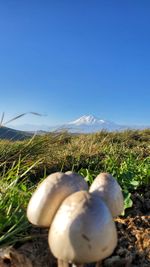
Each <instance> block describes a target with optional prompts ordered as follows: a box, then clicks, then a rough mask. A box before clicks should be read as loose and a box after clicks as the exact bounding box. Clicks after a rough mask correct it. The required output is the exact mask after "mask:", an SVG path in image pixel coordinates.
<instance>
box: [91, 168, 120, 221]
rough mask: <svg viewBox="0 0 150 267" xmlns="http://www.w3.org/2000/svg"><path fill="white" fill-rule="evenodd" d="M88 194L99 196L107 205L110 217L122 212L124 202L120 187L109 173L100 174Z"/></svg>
mask: <svg viewBox="0 0 150 267" xmlns="http://www.w3.org/2000/svg"><path fill="white" fill-rule="evenodd" d="M89 192H91V193H92V194H93V193H94V194H97V195H99V196H100V197H101V198H102V199H103V200H104V201H105V202H106V204H107V206H108V208H109V209H110V211H111V213H112V216H113V217H116V216H118V215H120V214H121V213H122V212H123V207H124V202H123V194H122V191H121V187H120V185H119V184H118V182H117V181H116V179H115V178H114V177H113V176H112V175H111V174H109V173H100V174H99V175H98V176H97V177H96V178H95V180H94V182H93V183H92V185H91V187H90V189H89Z"/></svg>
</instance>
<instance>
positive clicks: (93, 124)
mask: <svg viewBox="0 0 150 267" xmlns="http://www.w3.org/2000/svg"><path fill="white" fill-rule="evenodd" d="M124 128H125V126H122V125H118V124H116V123H114V122H111V121H107V120H103V119H99V118H97V117H95V116H92V115H84V116H82V117H80V118H78V119H76V120H74V121H71V122H69V123H66V124H65V125H63V126H62V127H61V129H67V130H69V131H70V132H78V133H92V132H97V131H101V130H107V131H117V130H123V129H124ZM126 128H127V127H126Z"/></svg>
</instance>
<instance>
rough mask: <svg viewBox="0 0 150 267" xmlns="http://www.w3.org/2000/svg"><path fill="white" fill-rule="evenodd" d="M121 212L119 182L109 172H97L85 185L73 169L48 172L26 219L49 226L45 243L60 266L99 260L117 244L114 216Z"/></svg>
mask: <svg viewBox="0 0 150 267" xmlns="http://www.w3.org/2000/svg"><path fill="white" fill-rule="evenodd" d="M122 211H123V195H122V191H121V188H120V186H119V184H118V183H117V181H116V179H115V178H113V176H112V175H110V174H108V173H101V174H99V175H98V176H97V177H96V178H95V180H94V182H93V184H92V185H91V186H90V188H88V184H87V183H86V182H85V180H84V179H83V177H82V176H80V175H79V174H77V173H73V172H66V173H62V172H56V173H53V174H51V175H49V176H48V177H47V178H46V179H45V180H44V181H43V182H42V183H41V184H40V185H39V186H38V188H37V189H36V191H35V192H34V193H33V195H32V197H31V199H30V201H29V204H28V208H27V217H28V220H29V221H30V222H31V223H32V224H34V225H36V226H40V227H49V234H48V243H49V247H50V249H51V252H52V253H53V255H54V256H55V257H56V258H57V259H58V265H59V266H69V263H73V264H74V265H81V264H84V263H92V262H99V261H101V260H103V259H105V258H106V257H108V256H110V255H111V254H112V253H113V251H114V249H115V247H116V245H117V230H116V226H115V223H114V220H113V217H116V216H118V215H120V214H121V213H122Z"/></svg>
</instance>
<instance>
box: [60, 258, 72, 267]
mask: <svg viewBox="0 0 150 267" xmlns="http://www.w3.org/2000/svg"><path fill="white" fill-rule="evenodd" d="M57 263H58V264H57V266H58V267H69V263H68V262H66V261H63V260H60V259H58V260H57Z"/></svg>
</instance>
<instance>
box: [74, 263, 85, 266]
mask: <svg viewBox="0 0 150 267" xmlns="http://www.w3.org/2000/svg"><path fill="white" fill-rule="evenodd" d="M83 266H84V264H75V263H73V264H72V267H83Z"/></svg>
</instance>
